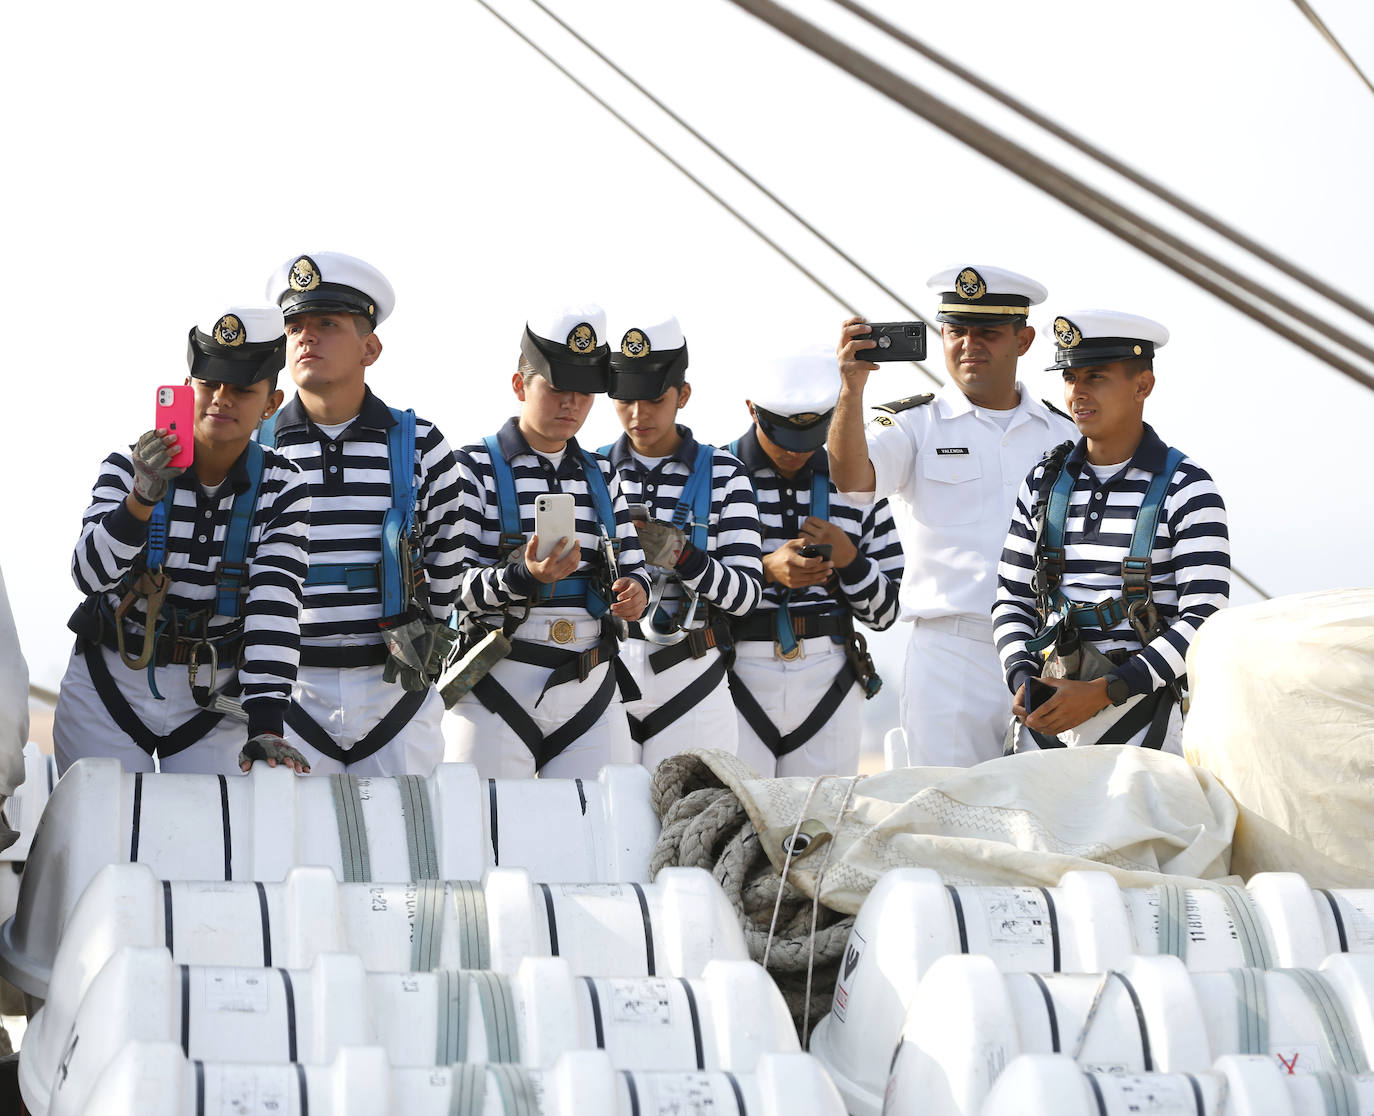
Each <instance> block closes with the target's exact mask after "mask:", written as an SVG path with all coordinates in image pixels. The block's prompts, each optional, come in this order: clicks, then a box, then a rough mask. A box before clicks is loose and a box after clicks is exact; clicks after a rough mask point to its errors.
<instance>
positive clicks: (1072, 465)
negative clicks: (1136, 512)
mask: <svg viewBox="0 0 1374 1116" xmlns="http://www.w3.org/2000/svg"><path fill="white" fill-rule="evenodd" d="M1143 425H1144V427H1145V436H1144V437H1143V438H1141V439H1140V445H1138V446H1136V448H1135V453H1133V454H1132V455H1131V460H1130V462H1129V464H1128V465H1127V468H1129V469H1144V470H1145V471H1146V472H1147V473H1159V472H1162V471H1163V469H1164V462H1165V459H1166V458H1167V457H1168V456H1169V447H1168V446H1166V445H1165V444H1164V442H1163V441H1162V440H1161V438H1160V436H1159V435H1158V434H1156V433H1155V430H1154V427H1153V426H1151V425H1150V424H1149V423H1148V422H1147V423H1144V424H1143ZM1087 458H1088V439H1086V438H1079V439H1078V442H1077V444H1076V445H1075V446H1074V447H1073V449H1072V450H1070V451H1069V456H1068V457H1066V458H1065V459H1064V468H1066V469H1068V470H1069V471H1070V472H1071V473H1073V475H1074V476H1078V475H1079V474H1080V473H1082V471H1083V462H1084V461H1086V460H1087Z"/></svg>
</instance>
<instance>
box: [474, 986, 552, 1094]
mask: <svg viewBox="0 0 1374 1116" xmlns="http://www.w3.org/2000/svg"><path fill="white" fill-rule="evenodd" d="M467 975H468V979H469V980H471V981H472V984H473V988H474V990H475V991H476V993H477V1001H478V1003H480V1004H481V1006H482V1022H483V1023H484V1024H485V1025H486V1032H487V1061H488V1062H519V1061H520V1030H519V1024H518V1021H517V1019H516V1014H515V997H514V996H513V995H512V994H511V988H510V977H509V976H507V975H506V974H505V973H494V972H492V971H491V970H490V969H485V970H478V971H476V972H469V973H468V974H467ZM506 1111H507V1112H510V1111H511V1110H510V1109H509V1108H507V1109H506ZM536 1111H537V1110H536Z"/></svg>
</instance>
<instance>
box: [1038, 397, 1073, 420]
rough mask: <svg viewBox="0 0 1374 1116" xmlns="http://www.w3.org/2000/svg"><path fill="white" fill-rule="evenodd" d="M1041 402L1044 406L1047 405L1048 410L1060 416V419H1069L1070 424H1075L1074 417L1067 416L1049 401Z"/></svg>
mask: <svg viewBox="0 0 1374 1116" xmlns="http://www.w3.org/2000/svg"><path fill="white" fill-rule="evenodd" d="M1040 402H1041V403H1043V404H1045V406H1046V408H1048V409H1049V410H1050V411H1053V412H1054V413H1055V414H1056V415H1058V416H1059V417H1060V418H1066V419H1068V420H1069V421H1070V422H1073V416H1072V415H1066V414H1065V413H1064V412H1063V411H1061V410H1060V409H1059V408H1058V407H1056V406H1055V405H1054V404H1053V403H1051V402H1050V401H1049V400H1048V399H1042V400H1040Z"/></svg>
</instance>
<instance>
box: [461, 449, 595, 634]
mask: <svg viewBox="0 0 1374 1116" xmlns="http://www.w3.org/2000/svg"><path fill="white" fill-rule="evenodd" d="M482 441H483V443H484V444H485V445H486V447H487V455H488V456H489V457H490V458H491V471H492V475H493V476H494V477H495V478H496V503H497V508H498V510H499V513H500V516H501V552H502V554H503V555H504V554H506V553H508V552H509V551H510V550H512V549H514V548H515V547H517V546H521V545H523V544H524V541H525V535H524V532H523V531H522V530H521V529H520V501H519V500H518V498H517V497H516V494H515V474H514V473H513V472H512V471H511V467H510V462H509V461H507V460H506V457H505V455H504V454H503V453H502V452H501V446H500V443H499V442H498V441H497V437H496V435H495V434H488V435H487V436H486V437H485V438H483V439H482ZM578 452H579V453H580V454H581V455H582V474H583V476H584V477H585V478H586V481H587V492H588V494H589V495H590V496H591V498H592V505H593V507H594V508H595V510H596V518H597V522H599V523H600V524H601V526H602V528H604V530H605V532H606V535H607V537H609V538H610V539H611V540H612V542H613V543H614V540H615V537H616V533H615V509H614V507H613V506H612V504H611V492H610V489H609V488H607V487H606V478H605V477H604V476H602V474H601V466H600V465H598V464H597V461H596V458H594V457H593V456H592V455H591V454H590V453H588V452H587V451H586V450H584V449H581V447H579V448H578ZM535 604H537V605H539V606H540V607H548V606H552V605H577V606H580V607H582V608H585V609H586V610H587V611H588V612H589V613H591V615H592V616H594V617H596V618H598V619H599V618H600V617H602V616H604V615H606V613H608V612H609V611H610V609H611V605H610V602H609V601H608V600H607V599H606V597H605V594H604V593H603V592H602V588H601V585H600V584H599V581H598V579H597V578H596V577H595V576H594V575H589V574H574V575H573V576H572V577H565V578H562V579H560V580H559V581H555V582H553V583H552V584H551V585H544V584H542V583H541V584H540V586H539V592H538V595H537V596H536V598H535Z"/></svg>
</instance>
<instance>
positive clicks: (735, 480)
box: [609, 426, 763, 616]
mask: <svg viewBox="0 0 1374 1116" xmlns="http://www.w3.org/2000/svg"><path fill="white" fill-rule="evenodd" d="M677 430H678V433H679V434H680V435H682V442H681V444H680V445H679V446H678V448H677V449H676V450H674V451H673V453H671V454H670V455H669V456H667V457H665V458H664V459H663V460H662V461H660V462H659V463H658V464H657V465H655V466H654V467H653V468H652V469H647V470H646V469H645V468H644V466H643V465H642V464H641V463H640V462H639V460H638V459H637V458H636V457H635V456H634V451H633V449H632V448H631V446H630V438H629V435H622V436H621V438H620V440H619V441H618V442H616V443H615V445H613V446H612V447H611V449H610V454H609V456H610V460H611V464H612V465H613V466H614V467H615V471H616V472H617V473H618V474H619V475H620V484H621V491H623V492H624V493H625V499H626V501H627V502H628V503H630V504H644V505H645V506H646V507H647V508H648V509H649V518H651V519H656V520H659V521H660V522H663V523H670V522H672V519H673V512H675V511H676V510H677V504H678V501H679V500H680V499H681V498H682V490H683V488H685V487H686V485H687V481H688V479H689V478H690V477H691V475H692V468H693V466H695V465H696V460H697V453H698V451H699V449H700V447H699V446H698V444H697V440H696V439H695V438H693V437H692V432H691V431H690V430H688V429H687V428H686V427H685V426H679V427H678V428H677ZM686 530H687V536H688V538H689V539H690V538H691V529H690V527H688V528H687V529H686ZM761 545H762V540H761V538H760V535H759V513H758V508H757V506H756V505H755V503H754V488H753V486H752V485H751V484H750V483H749V477H748V475H747V474H746V473H745V471H744V466H743V465H742V464H740V461H739V458H737V457H734V456H733V455H731V454H729V453H726V452H725V451H724V450H722V449H717V450H715V452H714V453H713V454H712V457H711V503H710V513H709V522H708V523H707V527H706V549H705V550H698V551H693V552H692V553H690V554H688V555H687V558H686V560H685V561H684V562H683V563H682V564H681V565H680V566H678V568H677V574H678V577H679V578H680V579H681V582H682V584H683V585H685V586H686V587H687V588H688V589H690V590H691V591H692V592H693V593H695V594H696V595H697V596H698V597H699V598H700V599H701V600H703V601H706V602H708V603H710V604H712V605H714V606H715V607H716V608H718V609H720V610H721V611H722V612H726V613H729V614H730V615H731V616H747V615H749V613H751V612H753V611H754V609H755V608H757V607H758V603H759V600H760V598H761V597H762V596H763V556H762V551H761V549H760V547H761ZM680 595H681V594H680V592H679V591H678V590H677V587H676V585H674V587H673V590H671V591H670V592H668V593H667V594H665V598H666V599H668V600H670V601H671V600H672V599H674V597H675V596H680ZM670 611H671V610H670Z"/></svg>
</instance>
